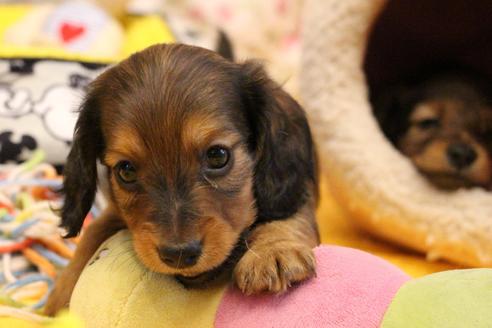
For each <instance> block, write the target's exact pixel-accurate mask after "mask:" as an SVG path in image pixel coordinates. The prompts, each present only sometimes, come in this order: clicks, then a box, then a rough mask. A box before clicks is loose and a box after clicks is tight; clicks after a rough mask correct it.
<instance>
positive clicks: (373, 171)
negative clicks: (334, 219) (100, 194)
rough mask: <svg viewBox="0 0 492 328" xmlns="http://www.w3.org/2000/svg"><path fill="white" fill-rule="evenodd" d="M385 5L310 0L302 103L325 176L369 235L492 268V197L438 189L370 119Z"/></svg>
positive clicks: (354, 0)
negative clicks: (369, 75)
mask: <svg viewBox="0 0 492 328" xmlns="http://www.w3.org/2000/svg"><path fill="white" fill-rule="evenodd" d="M385 3H386V2H385V1H383V0H369V1H368V0H343V1H340V0H307V3H306V8H305V10H306V11H305V17H304V18H305V20H304V24H305V25H304V48H303V51H304V55H303V59H302V75H301V97H302V101H303V103H304V105H305V108H306V110H307V112H308V115H309V116H310V119H311V123H312V128H313V131H314V134H315V135H316V138H317V142H318V147H319V153H320V158H321V162H322V166H323V169H324V175H325V176H326V177H327V178H328V181H329V183H330V185H331V187H332V190H333V193H334V194H335V196H336V197H338V199H339V200H341V204H342V205H343V206H344V207H345V208H346V209H347V210H348V211H349V212H350V213H351V216H352V217H353V218H354V219H355V220H356V221H357V222H358V223H359V224H360V225H361V226H362V227H364V228H365V229H367V230H369V231H370V232H372V233H374V234H376V235H378V236H380V237H383V238H385V239H389V240H391V241H394V242H396V243H399V244H401V245H404V246H407V247H410V248H413V249H416V250H418V251H421V252H425V253H426V254H427V258H428V259H430V260H435V259H440V258H443V259H448V260H451V261H453V262H456V263H460V264H464V265H470V266H492V193H489V192H486V191H484V190H481V189H471V190H459V191H456V192H443V191H439V190H437V189H435V188H434V187H432V186H431V185H429V184H428V183H427V181H426V180H425V179H424V178H423V177H421V175H420V174H419V173H418V172H417V171H416V170H415V169H414V167H413V166H412V164H411V163H410V162H409V160H407V159H406V158H405V157H404V156H402V155H401V154H400V153H399V152H398V151H397V150H396V149H394V148H393V146H392V145H391V144H390V143H389V141H388V140H387V139H386V138H385V137H384V136H383V134H382V132H381V130H380V129H379V127H378V124H377V122H376V121H375V119H374V117H373V115H372V111H371V108H370V105H369V103H368V88H367V85H366V78H365V75H364V70H363V67H362V66H363V61H364V58H365V57H364V56H365V50H366V46H367V40H368V36H369V33H370V31H371V26H372V24H373V23H374V22H375V20H376V19H377V18H378V15H379V13H380V12H381V10H382V9H383V8H384V6H385ZM321 219H322V218H321Z"/></svg>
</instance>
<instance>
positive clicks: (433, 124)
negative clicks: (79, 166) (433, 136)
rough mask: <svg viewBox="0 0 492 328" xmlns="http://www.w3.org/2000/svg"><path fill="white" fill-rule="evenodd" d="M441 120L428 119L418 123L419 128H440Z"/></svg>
mask: <svg viewBox="0 0 492 328" xmlns="http://www.w3.org/2000/svg"><path fill="white" fill-rule="evenodd" d="M439 124H440V123H439V120H438V119H437V118H426V119H424V120H421V121H418V122H417V123H416V125H417V127H418V128H419V129H421V130H430V129H434V128H437V127H439Z"/></svg>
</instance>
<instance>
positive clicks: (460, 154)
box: [446, 143, 477, 170]
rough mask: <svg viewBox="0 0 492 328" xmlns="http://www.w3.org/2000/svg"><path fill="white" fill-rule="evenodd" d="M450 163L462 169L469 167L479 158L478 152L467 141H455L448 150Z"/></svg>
mask: <svg viewBox="0 0 492 328" xmlns="http://www.w3.org/2000/svg"><path fill="white" fill-rule="evenodd" d="M446 153H447V154H446V155H447V157H448V161H449V163H450V164H451V165H452V166H453V167H454V168H456V169H457V170H461V169H464V168H467V167H469V166H470V165H472V164H473V162H475V160H476V159H477V152H476V151H475V150H474V149H473V148H472V147H471V146H469V145H467V144H465V143H454V144H451V145H449V147H448V149H447V150H446Z"/></svg>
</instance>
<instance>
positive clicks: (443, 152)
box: [375, 74, 492, 189]
mask: <svg viewBox="0 0 492 328" xmlns="http://www.w3.org/2000/svg"><path fill="white" fill-rule="evenodd" d="M488 92H489V91H488V90H487V87H486V84H485V83H483V82H482V81H481V80H478V79H476V78H474V77H471V76H467V75H462V74H452V75H451V74H445V75H439V76H434V77H432V78H429V79H426V80H425V81H423V82H421V83H417V84H414V85H411V86H405V87H398V88H392V89H390V90H387V91H386V92H385V93H383V95H382V96H381V97H380V98H379V100H377V101H376V102H375V112H376V117H378V119H379V121H380V124H381V125H382V129H383V131H384V132H385V134H386V135H387V136H388V138H389V139H390V140H391V141H392V142H393V143H394V144H395V146H396V147H397V148H398V149H399V150H400V151H401V152H402V153H403V154H405V155H406V156H408V157H409V158H410V159H411V160H412V162H413V163H414V164H415V166H416V167H417V168H418V169H419V171H420V172H422V173H423V174H424V175H425V176H426V177H427V178H428V179H429V181H430V182H432V183H433V184H435V185H436V186H437V187H440V188H443V189H457V188H460V187H472V186H481V187H484V188H489V187H490V186H491V180H492V168H491V165H492V163H491V151H492V107H491V101H490V99H489V96H490V95H489V94H488Z"/></svg>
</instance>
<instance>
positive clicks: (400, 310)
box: [381, 269, 492, 328]
mask: <svg viewBox="0 0 492 328" xmlns="http://www.w3.org/2000/svg"><path fill="white" fill-rule="evenodd" d="M381 327H382V328H393V327H394V328H406V327H408V328H419V327H436V328H437V327H445V328H455V327H456V328H464V327H473V328H482V327H483V328H490V327H492V269H470V270H452V271H444V272H439V273H435V274H432V275H428V276H425V277H423V278H419V279H414V280H410V281H408V282H407V283H406V284H404V285H403V286H402V287H401V288H400V290H399V291H398V293H397V294H396V297H395V298H394V299H393V302H392V303H391V304H390V306H389V308H388V311H387V312H386V315H385V316H384V320H383V322H382V325H381Z"/></svg>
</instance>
